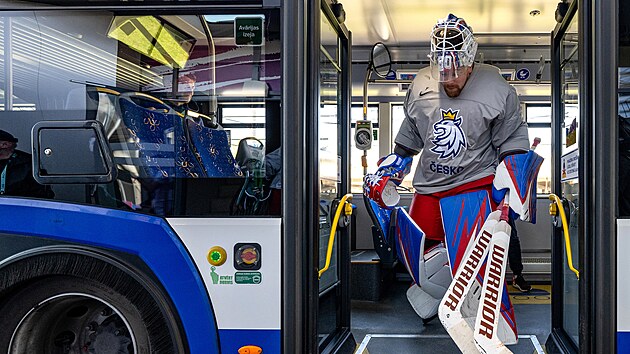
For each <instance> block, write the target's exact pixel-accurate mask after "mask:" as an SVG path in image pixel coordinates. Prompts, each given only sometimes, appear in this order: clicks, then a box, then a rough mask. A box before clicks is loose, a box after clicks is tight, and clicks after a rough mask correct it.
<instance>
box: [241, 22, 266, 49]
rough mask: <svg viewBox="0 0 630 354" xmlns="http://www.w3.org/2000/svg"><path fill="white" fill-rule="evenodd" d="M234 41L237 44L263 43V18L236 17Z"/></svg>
mask: <svg viewBox="0 0 630 354" xmlns="http://www.w3.org/2000/svg"><path fill="white" fill-rule="evenodd" d="M234 41H235V42H236V45H254V46H258V45H262V43H263V18H262V17H236V18H235V19H234Z"/></svg>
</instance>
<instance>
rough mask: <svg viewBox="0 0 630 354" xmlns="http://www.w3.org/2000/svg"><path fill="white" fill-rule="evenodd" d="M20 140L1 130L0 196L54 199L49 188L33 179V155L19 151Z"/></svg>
mask: <svg viewBox="0 0 630 354" xmlns="http://www.w3.org/2000/svg"><path fill="white" fill-rule="evenodd" d="M17 143H18V139H17V138H16V137H14V136H13V135H12V134H10V133H9V132H7V131H4V130H0V196H5V195H7V196H19V197H32V198H53V197H54V193H53V191H52V189H51V188H50V187H49V186H44V185H41V184H39V183H37V181H35V179H34V178H33V168H32V163H33V162H32V158H31V154H29V153H26V152H24V151H21V150H17V149H16V148H17Z"/></svg>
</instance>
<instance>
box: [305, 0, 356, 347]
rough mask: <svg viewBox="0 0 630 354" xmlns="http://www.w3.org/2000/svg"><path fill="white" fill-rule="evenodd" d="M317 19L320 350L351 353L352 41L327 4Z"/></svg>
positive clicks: (318, 333)
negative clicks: (347, 211)
mask: <svg viewBox="0 0 630 354" xmlns="http://www.w3.org/2000/svg"><path fill="white" fill-rule="evenodd" d="M315 18H319V21H317V22H318V23H319V28H320V30H319V33H320V40H321V45H320V47H319V48H318V52H319V53H318V54H313V55H312V56H311V60H318V61H319V65H318V75H319V78H318V81H317V82H318V88H317V89H318V95H317V97H318V101H317V105H316V107H317V108H318V114H317V117H318V121H317V126H315V127H313V128H315V129H314V130H316V131H317V134H318V136H317V140H316V141H317V147H318V149H317V154H318V157H317V161H318V164H317V167H316V171H317V175H318V176H319V181H318V183H317V186H318V194H319V207H318V219H317V224H318V227H317V230H318V232H317V235H316V240H314V243H313V244H314V245H316V248H317V255H316V262H315V264H317V265H318V274H317V277H318V285H317V287H316V288H317V298H318V303H317V335H318V338H317V343H318V344H317V345H318V347H319V352H320V353H329V352H352V351H353V350H354V340H353V339H352V335H351V334H350V291H349V280H350V278H349V274H350V238H349V235H350V234H349V232H348V227H347V226H348V223H349V219H348V217H347V216H344V215H345V211H344V210H343V209H344V205H346V204H347V202H350V200H348V199H347V197H344V196H345V195H346V193H348V192H349V183H348V181H349V172H348V171H349V168H348V167H349V164H348V158H349V156H348V151H349V149H348V146H349V133H348V132H349V125H350V123H349V112H350V104H349V103H350V101H349V100H350V96H349V88H350V73H349V68H350V53H349V48H350V39H349V33H348V32H347V30H346V29H345V27H344V26H342V25H341V24H340V22H339V20H338V17H337V16H336V15H335V14H333V11H332V10H331V8H330V7H329V5H328V3H327V2H326V1H322V7H321V11H320V13H319V16H316V17H315ZM313 52H315V50H314V51H313ZM339 208H341V210H340V211H339V212H337V211H338V209H339ZM336 216H337V217H336ZM335 220H338V221H337V222H336V223H335ZM335 229H336V232H335Z"/></svg>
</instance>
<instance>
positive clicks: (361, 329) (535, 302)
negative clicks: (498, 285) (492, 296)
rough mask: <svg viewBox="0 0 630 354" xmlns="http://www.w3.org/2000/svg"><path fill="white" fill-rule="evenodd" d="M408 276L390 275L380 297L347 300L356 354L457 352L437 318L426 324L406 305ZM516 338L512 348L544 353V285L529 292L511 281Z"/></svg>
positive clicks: (547, 316)
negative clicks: (386, 286)
mask: <svg viewBox="0 0 630 354" xmlns="http://www.w3.org/2000/svg"><path fill="white" fill-rule="evenodd" d="M408 286H409V282H408V281H400V280H398V281H393V282H392V283H390V284H389V286H388V289H387V290H385V291H384V294H383V296H382V298H381V300H380V301H362V300H352V319H351V321H352V333H353V335H354V338H355V339H356V341H357V351H356V352H355V354H368V353H369V354H405V353H414V354H416V353H430V354H442V353H444V354H446V353H448V354H451V353H457V352H459V351H458V349H457V346H456V345H455V343H454V342H453V341H452V340H451V338H450V337H449V335H448V333H446V330H445V329H444V327H442V324H441V323H440V320H439V319H438V318H435V319H433V320H432V321H430V322H429V323H427V324H426V325H424V324H423V323H422V319H420V317H418V315H416V313H415V312H414V310H413V309H412V308H411V305H409V302H408V301H407V297H406V295H405V291H406V290H407V288H408ZM509 289H510V297H511V298H512V303H513V304H514V310H515V315H516V324H517V328H518V333H519V340H518V343H517V344H515V345H510V346H508V349H510V350H511V351H512V352H513V353H519V354H532V353H541V354H542V353H543V348H542V344H544V343H545V340H546V339H547V336H548V335H549V333H550V329H551V304H550V294H549V292H548V291H549V285H534V288H533V289H532V292H530V293H528V294H523V293H519V292H518V291H516V290H515V289H513V288H512V287H511V286H510V287H509Z"/></svg>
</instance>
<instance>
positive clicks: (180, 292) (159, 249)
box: [0, 198, 219, 354]
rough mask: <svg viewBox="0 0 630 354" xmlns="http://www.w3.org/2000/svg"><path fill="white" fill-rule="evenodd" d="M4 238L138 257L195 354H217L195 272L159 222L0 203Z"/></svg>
mask: <svg viewBox="0 0 630 354" xmlns="http://www.w3.org/2000/svg"><path fill="white" fill-rule="evenodd" d="M0 215H2V216H3V217H2V218H0V234H1V233H7V234H13V235H23V236H24V237H40V238H45V239H51V240H59V241H67V242H72V243H75V244H83V245H86V246H96V247H101V248H106V249H112V250H117V251H121V252H126V253H130V254H135V255H138V257H140V258H141V259H142V260H143V261H144V262H145V263H146V264H147V266H148V267H149V268H150V269H151V270H152V271H153V272H154V273H155V275H156V277H157V278H158V280H159V281H160V282H161V283H162V286H163V287H164V289H166V291H167V292H168V295H169V296H170V297H171V300H172V301H173V304H174V305H175V310H176V311H177V313H178V315H179V317H180V319H181V321H182V327H183V328H184V330H185V332H186V336H187V338H188V344H189V346H190V351H191V353H217V354H218V353H219V344H218V343H219V342H218V340H219V338H218V334H217V328H216V322H215V316H214V312H213V309H212V305H211V303H210V301H209V299H208V296H207V293H206V289H205V286H204V283H203V281H202V279H201V278H200V276H199V273H198V271H197V268H196V266H195V264H194V263H193V261H192V260H191V259H190V256H189V255H188V253H187V251H186V249H185V247H184V246H183V245H182V243H181V241H180V240H179V238H178V237H177V235H176V234H175V233H174V232H173V230H172V229H171V228H170V227H169V225H168V224H167V223H166V221H164V220H163V219H161V218H157V217H153V216H149V215H143V214H137V213H130V212H125V211H120V210H112V209H104V208H98V207H93V206H85V205H76V204H66V203H59V202H51V201H43V200H30V199H19V198H0Z"/></svg>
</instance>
